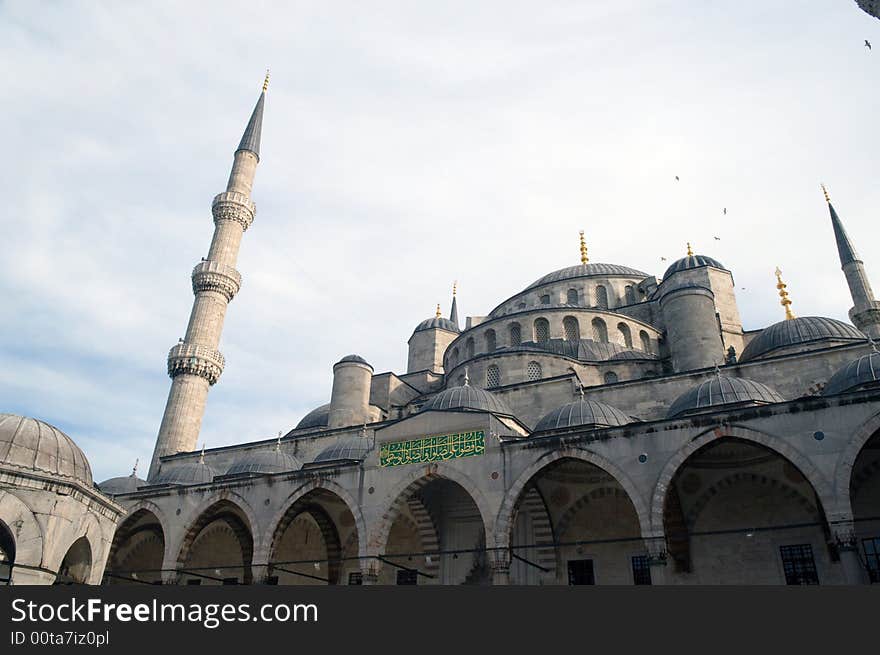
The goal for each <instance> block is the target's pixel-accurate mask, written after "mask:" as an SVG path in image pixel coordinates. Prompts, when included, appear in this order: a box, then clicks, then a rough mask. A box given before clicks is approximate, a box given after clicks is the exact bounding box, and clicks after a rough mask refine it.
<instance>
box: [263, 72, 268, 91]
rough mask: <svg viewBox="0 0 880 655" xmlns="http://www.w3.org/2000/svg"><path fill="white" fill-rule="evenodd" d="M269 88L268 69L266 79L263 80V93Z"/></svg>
mask: <svg viewBox="0 0 880 655" xmlns="http://www.w3.org/2000/svg"><path fill="white" fill-rule="evenodd" d="M268 88H269V69H268V68H267V69H266V79H264V80H263V93H266V90H267V89H268Z"/></svg>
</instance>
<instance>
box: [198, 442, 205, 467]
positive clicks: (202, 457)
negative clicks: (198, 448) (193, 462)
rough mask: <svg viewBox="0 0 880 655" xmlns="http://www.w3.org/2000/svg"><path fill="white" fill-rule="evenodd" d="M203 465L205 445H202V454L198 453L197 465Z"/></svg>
mask: <svg viewBox="0 0 880 655" xmlns="http://www.w3.org/2000/svg"><path fill="white" fill-rule="evenodd" d="M204 463H205V444H204V443H203V444H202V452H201V453H199V464H204Z"/></svg>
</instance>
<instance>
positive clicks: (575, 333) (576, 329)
mask: <svg viewBox="0 0 880 655" xmlns="http://www.w3.org/2000/svg"><path fill="white" fill-rule="evenodd" d="M562 329H563V331H564V332H565V340H566V341H573V342H578V341H580V339H581V327H580V325H578V320H577V319H576V318H575V317H574V316H566V317H565V318H564V319H562Z"/></svg>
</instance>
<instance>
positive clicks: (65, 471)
mask: <svg viewBox="0 0 880 655" xmlns="http://www.w3.org/2000/svg"><path fill="white" fill-rule="evenodd" d="M0 466H6V467H10V468H13V469H22V470H26V471H36V472H37V473H43V474H48V475H51V476H59V477H62V478H71V479H74V480H78V481H79V482H82V483H83V484H85V485H86V486H88V487H92V486H93V485H94V481H93V480H92V469H91V467H90V466H89V460H87V459H86V456H85V455H84V454H83V451H81V450H80V449H79V446H77V445H76V444H75V443H74V442H73V439H71V438H70V437H68V436H67V435H66V434H64V433H63V432H62V431H61V430H59V429H58V428H56V427H53V426H51V425H49V424H48V423H44V422H43V421H39V420H37V419H34V418H27V417H25V416H17V415H16V414H0Z"/></svg>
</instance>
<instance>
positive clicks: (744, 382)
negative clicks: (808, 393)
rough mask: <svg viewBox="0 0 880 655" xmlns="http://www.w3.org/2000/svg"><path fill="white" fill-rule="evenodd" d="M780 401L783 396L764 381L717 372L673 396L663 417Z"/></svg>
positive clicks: (783, 400) (782, 400) (783, 399)
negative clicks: (691, 387)
mask: <svg viewBox="0 0 880 655" xmlns="http://www.w3.org/2000/svg"><path fill="white" fill-rule="evenodd" d="M781 402H785V398H783V397H782V396H780V395H779V394H778V393H777V392H776V391H774V390H773V389H771V388H770V387H768V386H767V385H765V384H761V383H760V382H755V381H754V380H749V379H748V378H730V377H727V376H723V375H717V376H713V377H712V379H710V380H706V381H705V382H703V383H701V384H698V385H697V386H695V387H694V388H693V389H690V390H689V391H686V392H684V393H683V394H682V395H680V396H679V397H678V398H676V400H675V402H674V403H672V406H671V407H670V408H669V411H668V412H667V413H666V418H674V417H676V416H681V415H683V414H690V413H693V412H696V411H700V410H703V409H707V408H709V407H721V406H723V405H740V404H759V405H765V404H768V403H781Z"/></svg>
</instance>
